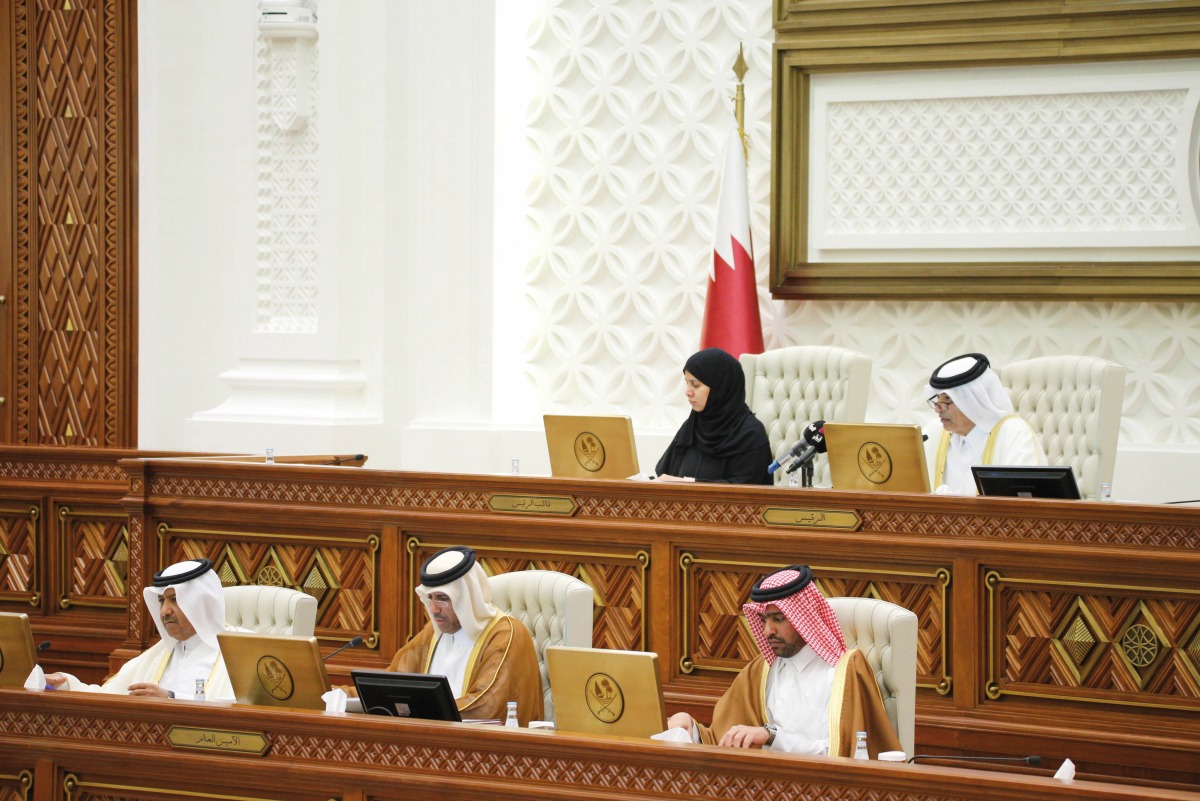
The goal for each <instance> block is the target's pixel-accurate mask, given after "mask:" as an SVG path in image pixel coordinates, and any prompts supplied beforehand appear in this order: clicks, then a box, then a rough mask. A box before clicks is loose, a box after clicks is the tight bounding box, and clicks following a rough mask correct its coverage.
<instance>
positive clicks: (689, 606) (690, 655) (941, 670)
mask: <svg viewBox="0 0 1200 801" xmlns="http://www.w3.org/2000/svg"><path fill="white" fill-rule="evenodd" d="M679 564H680V568H681V571H682V576H681V581H682V583H683V585H684V592H683V605H682V609H681V613H680V620H681V625H682V626H683V627H684V632H685V633H684V643H685V647H684V650H683V656H682V659H681V661H680V668H681V669H682V670H683V671H684V672H685V673H690V672H692V671H693V670H696V669H701V670H703V669H709V670H716V671H724V672H736V671H739V670H741V669H742V667H743V666H744V665H745V664H746V663H747V662H749V661H750V660H751V659H752V658H753V657H754V656H756V655H757V654H758V647H757V646H756V645H755V644H754V640H753V638H752V637H751V635H750V629H749V627H748V626H747V625H746V622H745V621H746V619H745V616H744V615H743V614H742V604H744V603H745V602H746V599H747V598H749V597H750V588H751V587H753V586H754V583H755V582H756V581H757V580H758V579H760V578H761V577H762V576H763V575H765V574H766V573H769V572H771V571H772V570H777V569H778V568H781V567H785V566H786V564H783V563H776V564H768V563H765V562H764V563H747V562H745V561H738V560H736V559H732V558H731V559H728V560H722V559H698V558H696V557H695V556H694V555H693V554H692V553H690V552H687V551H685V552H684V553H683V554H682V556H681V557H680V560H679ZM811 567H812V569H813V574H814V576H815V577H816V580H817V586H819V587H820V589H821V592H823V593H824V594H825V596H826V597H830V598H832V597H853V598H877V599H879V600H881V601H888V602H889V603H894V604H897V605H898V606H902V607H904V608H905V609H908V610H909V611H911V612H913V613H915V614H916V615H917V621H918V622H917V630H918V636H919V638H920V639H919V643H918V651H917V684H918V686H922V687H932V688H934V689H936V690H938V692H940V693H942V694H945V693H947V692H949V690H950V685H951V676H950V675H949V673H948V666H947V665H946V653H947V648H946V636H947V629H948V626H947V622H948V611H949V610H948V609H947V601H946V592H945V590H946V587H947V586H948V585H949V583H950V574H949V571H947V570H944V569H937V570H932V569H931V570H930V571H929V572H928V574H926V575H914V574H912V573H907V574H902V573H897V572H895V571H890V570H888V569H887V568H873V569H864V568H861V567H859V568H852V567H845V566H828V565H818V564H814V565H811Z"/></svg>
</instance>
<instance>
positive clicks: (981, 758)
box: [908, 754, 1042, 765]
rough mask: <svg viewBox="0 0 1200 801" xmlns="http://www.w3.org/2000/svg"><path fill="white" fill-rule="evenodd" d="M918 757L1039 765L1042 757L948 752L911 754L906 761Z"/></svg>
mask: <svg viewBox="0 0 1200 801" xmlns="http://www.w3.org/2000/svg"><path fill="white" fill-rule="evenodd" d="M918 759H945V760H949V761H951V762H956V761H963V762H1024V763H1025V764H1026V765H1040V764H1042V758H1041V757H1040V756H1027V757H999V756H953V755H950V754H917V755H916V756H911V757H909V758H908V761H909V762H910V763H911V762H916V761H917V760H918Z"/></svg>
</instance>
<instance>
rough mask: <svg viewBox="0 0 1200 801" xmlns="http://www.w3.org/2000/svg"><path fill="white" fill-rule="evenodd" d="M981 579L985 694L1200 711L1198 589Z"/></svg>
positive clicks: (997, 575) (1006, 577) (997, 577)
mask: <svg viewBox="0 0 1200 801" xmlns="http://www.w3.org/2000/svg"><path fill="white" fill-rule="evenodd" d="M987 585H988V587H989V589H990V591H991V595H992V603H993V607H992V614H991V615H990V618H989V629H990V631H989V639H990V641H991V643H992V644H993V661H992V664H991V681H990V682H989V684H988V687H987V692H988V697H989V698H999V697H1000V696H1002V695H1034V696H1045V697H1050V698H1088V697H1090V699H1091V700H1094V701H1095V700H1102V699H1111V700H1114V701H1117V702H1119V703H1122V704H1133V705H1137V706H1144V707H1147V708H1153V707H1164V706H1165V707H1174V708H1177V709H1192V710H1200V590H1197V589H1195V588H1185V589H1175V590H1172V589H1169V588H1154V587H1140V588H1139V587H1122V586H1114V585H1103V584H1097V585H1093V586H1087V585H1079V584H1067V585H1064V584H1062V583H1058V582H1054V581H1039V580H1034V579H1022V578H1019V577H1016V576H1011V575H1002V574H1001V573H999V572H996V571H992V572H989V573H988V575H987Z"/></svg>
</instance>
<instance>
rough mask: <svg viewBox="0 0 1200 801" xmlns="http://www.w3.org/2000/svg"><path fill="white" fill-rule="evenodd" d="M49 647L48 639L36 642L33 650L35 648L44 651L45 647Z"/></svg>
mask: <svg viewBox="0 0 1200 801" xmlns="http://www.w3.org/2000/svg"><path fill="white" fill-rule="evenodd" d="M49 647H50V641H49V640H46V641H45V642H41V643H38V644H37V646H36V647H35V648H34V649H33V650H35V651H45V650H46V649H47V648H49Z"/></svg>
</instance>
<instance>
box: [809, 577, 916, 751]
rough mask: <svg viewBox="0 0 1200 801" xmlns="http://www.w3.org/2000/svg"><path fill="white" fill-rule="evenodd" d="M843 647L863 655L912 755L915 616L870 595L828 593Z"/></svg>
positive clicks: (894, 725)
mask: <svg viewBox="0 0 1200 801" xmlns="http://www.w3.org/2000/svg"><path fill="white" fill-rule="evenodd" d="M829 605H830V606H831V607H833V613H834V614H835V615H837V618H838V623H841V624H842V634H843V635H845V637H846V647H847V648H851V649H853V648H857V649H859V650H860V651H862V652H863V655H864V656H866V658H867V662H868V663H870V665H871V670H873V671H874V672H875V681H876V682H878V684H879V692H880V694H881V695H882V696H883V705H884V706H885V707H886V708H887V713H888V718H889V719H891V721H892V728H893V729H895V730H896V736H897V737H899V738H900V747H901V748H903V749H904V753H906V754H908V755H909V756H912V755H913V746H914V744H915V740H916V719H917V718H916V714H917V616H916V615H915V614H913V613H912V612H910V611H908V610H907V609H905V608H904V607H902V606H896V604H893V603H888V602H887V601H879V600H876V599H874V598H830V599H829Z"/></svg>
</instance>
